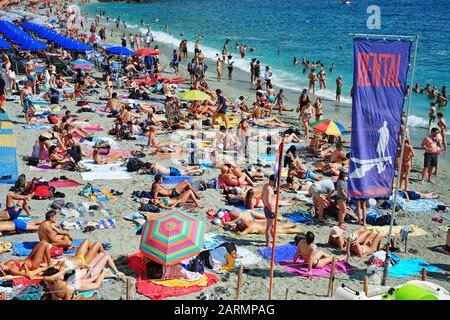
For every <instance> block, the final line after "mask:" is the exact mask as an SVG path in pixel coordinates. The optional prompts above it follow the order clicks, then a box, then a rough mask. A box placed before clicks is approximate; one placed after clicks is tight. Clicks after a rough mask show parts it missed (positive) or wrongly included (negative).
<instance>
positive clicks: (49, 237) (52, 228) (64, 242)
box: [38, 210, 73, 249]
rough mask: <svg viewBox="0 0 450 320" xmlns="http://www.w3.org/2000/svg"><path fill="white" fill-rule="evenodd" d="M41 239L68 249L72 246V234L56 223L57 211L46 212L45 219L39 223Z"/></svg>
mask: <svg viewBox="0 0 450 320" xmlns="http://www.w3.org/2000/svg"><path fill="white" fill-rule="evenodd" d="M38 235H39V240H40V241H46V242H48V243H49V244H51V245H52V246H55V247H63V248H65V249H68V248H70V247H71V246H72V240H73V238H72V236H71V235H70V233H69V232H68V231H65V230H62V229H61V227H60V226H59V225H58V224H57V223H56V211H54V210H50V211H48V212H47V213H46V214H45V221H44V222H42V223H41V224H40V225H39V230H38Z"/></svg>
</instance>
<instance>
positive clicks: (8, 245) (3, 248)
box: [0, 241, 13, 253]
mask: <svg viewBox="0 0 450 320" xmlns="http://www.w3.org/2000/svg"><path fill="white" fill-rule="evenodd" d="M12 245H13V244H12V242H9V241H8V242H0V253H5V252H9V251H11V249H12Z"/></svg>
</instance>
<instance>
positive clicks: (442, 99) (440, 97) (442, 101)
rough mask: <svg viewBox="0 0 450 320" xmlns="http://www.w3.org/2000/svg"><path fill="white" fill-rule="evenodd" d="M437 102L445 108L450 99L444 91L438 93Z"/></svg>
mask: <svg viewBox="0 0 450 320" xmlns="http://www.w3.org/2000/svg"><path fill="white" fill-rule="evenodd" d="M436 102H437V104H438V107H439V108H445V107H446V106H447V103H448V99H447V98H446V97H445V96H444V95H443V94H442V93H438V95H437V99H436Z"/></svg>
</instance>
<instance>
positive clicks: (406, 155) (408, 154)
mask: <svg viewBox="0 0 450 320" xmlns="http://www.w3.org/2000/svg"><path fill="white" fill-rule="evenodd" d="M414 157H415V154H414V149H413V147H412V145H411V141H410V140H409V137H407V138H406V140H405V149H404V151H403V161H402V172H400V188H401V187H402V183H403V180H404V181H405V188H404V189H403V190H404V191H408V182H409V173H410V172H411V166H412V162H413V158H414Z"/></svg>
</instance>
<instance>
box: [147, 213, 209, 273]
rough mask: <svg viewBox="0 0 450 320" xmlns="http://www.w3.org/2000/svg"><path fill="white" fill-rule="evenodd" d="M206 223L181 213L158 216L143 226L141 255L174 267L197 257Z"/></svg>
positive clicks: (151, 218)
mask: <svg viewBox="0 0 450 320" xmlns="http://www.w3.org/2000/svg"><path fill="white" fill-rule="evenodd" d="M204 235H205V222H204V221H202V220H199V219H197V218H195V217H193V216H191V215H190V214H188V213H185V212H183V211H181V210H175V211H172V212H170V213H163V214H158V215H156V216H153V217H150V218H149V220H148V221H147V222H146V223H145V225H144V229H143V232H142V236H141V243H140V251H141V252H142V253H143V254H144V255H145V256H147V257H149V258H150V259H151V260H153V261H156V262H158V263H160V264H163V265H173V264H176V263H178V262H180V261H183V260H185V259H187V258H190V257H193V256H195V255H197V254H198V253H199V252H200V251H201V250H202V246H203V238H204Z"/></svg>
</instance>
